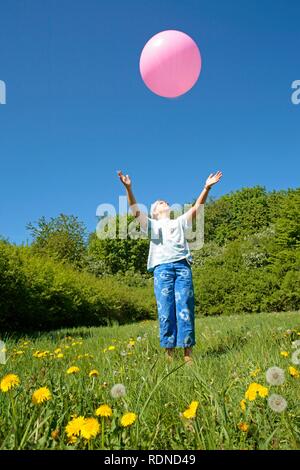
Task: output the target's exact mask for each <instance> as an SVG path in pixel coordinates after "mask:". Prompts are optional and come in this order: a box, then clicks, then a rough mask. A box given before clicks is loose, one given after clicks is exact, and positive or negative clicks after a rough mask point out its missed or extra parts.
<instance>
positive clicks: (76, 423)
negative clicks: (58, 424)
mask: <svg viewBox="0 0 300 470" xmlns="http://www.w3.org/2000/svg"><path fill="white" fill-rule="evenodd" d="M84 422H85V419H84V417H83V416H78V417H74V418H72V419H71V421H69V422H68V424H67V426H66V433H67V436H68V438H71V437H73V436H79V434H80V431H81V429H82V427H83V425H84Z"/></svg>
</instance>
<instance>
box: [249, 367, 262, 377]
mask: <svg viewBox="0 0 300 470" xmlns="http://www.w3.org/2000/svg"><path fill="white" fill-rule="evenodd" d="M259 372H260V369H255V370H253V371H252V372H250V376H251V377H256V376H257V374H259Z"/></svg>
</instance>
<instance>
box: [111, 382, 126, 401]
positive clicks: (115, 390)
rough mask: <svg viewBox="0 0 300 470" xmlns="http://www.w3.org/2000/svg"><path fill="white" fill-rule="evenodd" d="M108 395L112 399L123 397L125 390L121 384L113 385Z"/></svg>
mask: <svg viewBox="0 0 300 470" xmlns="http://www.w3.org/2000/svg"><path fill="white" fill-rule="evenodd" d="M110 394H111V396H112V397H113V398H121V397H125V395H126V389H125V386H124V385H123V384H115V385H114V386H113V387H112V388H111V391H110Z"/></svg>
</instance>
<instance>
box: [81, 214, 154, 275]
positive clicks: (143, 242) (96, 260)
mask: <svg viewBox="0 0 300 470" xmlns="http://www.w3.org/2000/svg"><path fill="white" fill-rule="evenodd" d="M123 217H125V219H126V223H127V224H129V223H130V222H132V221H133V220H134V217H133V216H132V215H128V216H122V218H123ZM120 221H121V217H120V216H119V215H117V216H116V218H115V222H116V234H115V235H116V236H115V237H114V238H105V239H104V238H102V239H100V238H98V237H97V234H96V233H95V232H94V233H92V234H91V235H90V237H89V241H88V245H87V269H88V271H89V272H92V273H93V274H95V275H101V274H115V273H118V272H123V273H125V272H126V271H128V270H133V271H136V272H139V273H143V274H146V273H147V259H148V250H149V240H148V239H147V238H137V239H131V238H130V237H129V236H127V238H120V237H119V232H120V229H119V227H120ZM123 222H124V220H123Z"/></svg>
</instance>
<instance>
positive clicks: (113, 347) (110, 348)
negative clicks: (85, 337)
mask: <svg viewBox="0 0 300 470" xmlns="http://www.w3.org/2000/svg"><path fill="white" fill-rule="evenodd" d="M115 349H116V346H108V351H114V350H115Z"/></svg>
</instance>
